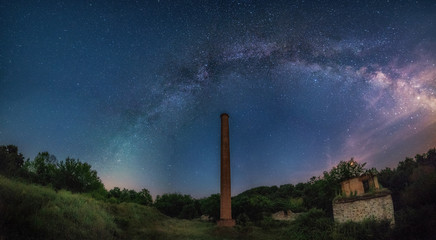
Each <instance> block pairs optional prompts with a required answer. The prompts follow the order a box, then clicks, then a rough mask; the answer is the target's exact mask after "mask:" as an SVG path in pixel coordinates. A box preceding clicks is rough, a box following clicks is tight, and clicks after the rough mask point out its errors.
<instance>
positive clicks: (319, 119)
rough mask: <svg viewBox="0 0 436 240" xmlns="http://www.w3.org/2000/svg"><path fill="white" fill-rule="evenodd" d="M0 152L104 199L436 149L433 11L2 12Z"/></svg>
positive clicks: (278, 177)
mask: <svg viewBox="0 0 436 240" xmlns="http://www.w3.org/2000/svg"><path fill="white" fill-rule="evenodd" d="M0 16H2V17H1V18H0V24H1V25H0V29H1V30H0V33H1V35H0V40H1V41H0V42H1V45H0V84H1V88H0V144H15V145H17V146H18V147H19V149H20V150H21V152H22V153H23V154H24V155H25V156H26V157H29V158H32V159H33V158H34V157H35V156H36V154H37V153H38V152H41V151H49V152H50V153H51V154H54V155H56V156H57V158H58V159H61V160H63V159H65V158H66V157H68V156H70V157H73V158H79V159H80V160H81V161H85V162H88V163H90V164H91V165H92V166H93V168H94V169H96V170H97V172H98V174H99V176H100V177H101V178H102V181H103V183H104V184H105V186H106V188H108V189H109V188H113V187H114V186H119V187H126V188H133V189H137V190H139V189H141V188H147V189H149V190H150V191H151V193H152V194H153V195H158V194H162V193H167V192H181V193H185V194H191V195H193V196H195V197H203V196H208V195H210V194H212V193H217V192H219V162H220V160H219V156H220V149H219V146H220V145H219V143H220V142H219V141H220V129H219V127H220V118H219V116H220V114H221V113H222V112H227V113H228V114H229V115H230V150H231V168H232V191H233V194H237V193H239V192H242V191H244V190H247V189H249V188H251V187H256V186H260V185H280V184H286V183H294V184H295V183H298V182H305V181H307V180H308V179H309V178H310V177H312V176H319V175H320V174H322V172H323V171H325V170H329V169H330V168H331V167H333V166H334V165H336V164H337V163H338V162H339V161H341V160H349V159H350V158H351V157H354V159H355V160H357V161H358V162H367V166H368V167H376V168H378V169H381V168H384V167H394V166H396V165H397V163H398V161H401V160H403V159H404V158H405V157H406V156H410V157H412V156H414V155H415V154H417V153H423V152H426V151H427V150H428V149H429V148H432V147H435V146H436V66H435V64H436V26H435V25H436V4H435V3H433V2H432V1H419V2H415V1H405V2H397V1H383V2H382V1H365V2H356V3H351V2H346V1H344V2H342V1H271V2H270V1H203V2H201V3H194V2H184V1H165V0H161V1H127V2H118V1H113V2H108V1H83V2H77V1H64V2H55V1H39V2H28V1H13V2H12V1H1V2H0Z"/></svg>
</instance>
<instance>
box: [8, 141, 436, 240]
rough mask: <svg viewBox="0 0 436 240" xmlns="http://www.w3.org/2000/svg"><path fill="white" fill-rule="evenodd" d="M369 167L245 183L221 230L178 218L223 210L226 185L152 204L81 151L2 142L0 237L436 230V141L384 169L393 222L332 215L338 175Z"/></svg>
mask: <svg viewBox="0 0 436 240" xmlns="http://www.w3.org/2000/svg"><path fill="white" fill-rule="evenodd" d="M364 167H365V164H364V163H362V164H360V163H357V162H356V161H354V160H353V159H351V160H350V161H342V162H340V163H339V164H338V165H337V166H336V167H334V168H333V169H331V170H330V171H328V172H327V171H326V172H324V173H323V176H321V177H312V178H311V179H310V180H309V181H308V182H306V183H299V184H296V185H293V184H285V185H281V186H279V187H277V186H272V187H266V186H263V187H257V188H253V189H250V190H247V191H245V192H243V193H241V194H239V195H237V196H235V197H233V198H232V214H233V217H234V219H236V221H237V223H238V225H237V227H235V228H233V229H220V228H217V227H216V226H215V224H214V223H213V222H209V223H207V222H206V223H205V222H200V221H199V220H191V221H188V220H180V219H197V218H199V217H200V216H201V215H204V214H206V215H209V216H210V217H211V218H213V219H215V220H216V219H218V218H219V201H220V196H219V194H213V195H211V196H209V197H207V198H203V199H194V198H192V197H191V196H189V195H183V194H179V193H172V194H164V195H162V196H158V197H157V198H156V200H155V202H154V203H153V201H152V198H151V195H150V193H149V191H148V190H147V189H142V190H141V191H140V192H136V191H135V190H128V189H122V190H121V189H120V188H117V187H115V188H114V189H111V190H109V191H107V190H106V189H104V187H103V184H102V183H101V181H100V179H99V178H98V176H97V172H96V171H95V170H92V169H91V166H90V165H89V164H87V163H82V162H80V161H79V160H76V159H72V158H67V159H66V160H65V161H60V162H58V161H57V159H56V158H55V157H54V156H52V155H50V154H49V153H48V152H43V153H39V154H38V155H37V156H36V157H35V159H34V160H33V161H30V160H29V159H28V160H26V161H24V157H23V155H22V154H20V153H19V152H18V148H17V147H15V146H13V145H9V146H0V174H1V175H4V176H7V178H6V177H1V176H0V212H1V213H2V215H1V216H0V239H2V238H6V239H55V238H56V239H223V238H225V239H290V238H291V239H431V238H432V237H433V236H434V235H435V234H436V218H434V216H435V215H436V204H435V203H434V199H435V198H436V171H435V169H436V150H435V149H430V150H429V151H428V152H427V153H425V154H422V155H416V156H415V158H414V159H412V158H406V159H405V160H404V161H401V162H399V164H398V167H397V168H394V169H390V168H385V169H383V170H381V171H380V172H379V173H378V179H379V182H380V184H381V185H383V186H384V187H385V188H387V189H390V190H391V192H392V197H393V201H394V208H395V217H396V219H395V222H396V225H395V228H393V229H391V228H390V227H389V224H388V222H387V221H376V220H373V219H368V220H366V221H364V222H361V223H352V222H349V223H345V224H337V223H334V221H333V214H332V201H333V199H334V198H335V197H336V196H338V195H339V194H340V185H339V184H340V182H341V181H342V180H344V179H347V178H350V177H355V176H360V175H361V174H363V173H367V172H370V173H372V174H374V173H377V170H376V169H370V170H368V169H365V168H364ZM11 179H18V180H19V181H17V180H11ZM41 185H43V186H45V187H43V186H41ZM158 210H159V211H160V212H162V213H164V214H165V215H167V216H169V217H167V216H165V215H163V214H161V213H160V212H159V211H158ZM286 210H292V211H293V212H300V213H302V214H300V215H299V216H298V217H297V218H296V220H295V221H293V222H286V221H285V222H283V221H276V220H273V219H272V218H271V214H272V213H274V212H277V211H286ZM170 217H174V218H170ZM175 218H179V219H175Z"/></svg>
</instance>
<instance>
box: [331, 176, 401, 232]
mask: <svg viewBox="0 0 436 240" xmlns="http://www.w3.org/2000/svg"><path fill="white" fill-rule="evenodd" d="M341 190H342V195H341V196H338V197H337V198H335V200H333V216H334V219H335V221H337V222H340V223H343V222H347V221H353V222H360V221H362V220H364V219H367V218H374V219H377V220H389V221H390V223H391V225H394V223H395V219H394V206H393V202H392V197H391V193H390V191H389V190H388V189H384V188H381V187H380V184H379V183H378V180H377V176H375V175H372V174H364V175H362V176H360V177H356V178H352V179H348V180H345V181H343V182H341Z"/></svg>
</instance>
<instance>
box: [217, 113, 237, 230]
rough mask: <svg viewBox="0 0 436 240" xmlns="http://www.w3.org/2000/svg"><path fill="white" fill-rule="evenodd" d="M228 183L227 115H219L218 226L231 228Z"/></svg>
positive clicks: (228, 145)
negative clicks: (219, 185) (219, 198)
mask: <svg viewBox="0 0 436 240" xmlns="http://www.w3.org/2000/svg"><path fill="white" fill-rule="evenodd" d="M230 185H231V182H230V144H229V115H228V114H227V113H223V114H221V202H220V220H219V221H218V226H222V227H233V226H235V220H233V219H232V199H231V186H230Z"/></svg>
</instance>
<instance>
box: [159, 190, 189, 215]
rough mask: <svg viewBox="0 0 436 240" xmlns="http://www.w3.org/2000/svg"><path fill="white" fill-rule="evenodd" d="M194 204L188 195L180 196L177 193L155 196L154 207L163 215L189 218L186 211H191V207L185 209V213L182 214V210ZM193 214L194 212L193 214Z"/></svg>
mask: <svg viewBox="0 0 436 240" xmlns="http://www.w3.org/2000/svg"><path fill="white" fill-rule="evenodd" d="M191 204H194V199H192V197H191V196H190V195H182V194H179V193H171V194H164V195H162V196H159V195H158V196H157V197H156V201H155V203H154V206H155V207H156V208H157V209H158V210H159V211H160V212H162V213H163V214H165V215H167V216H170V217H179V218H180V217H184V216H190V215H188V214H187V212H186V211H188V210H189V209H190V210H192V209H193V208H191V207H186V208H185V211H184V212H183V214H181V213H182V210H183V208H184V207H185V206H187V205H191ZM193 214H195V212H194V213H193Z"/></svg>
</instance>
